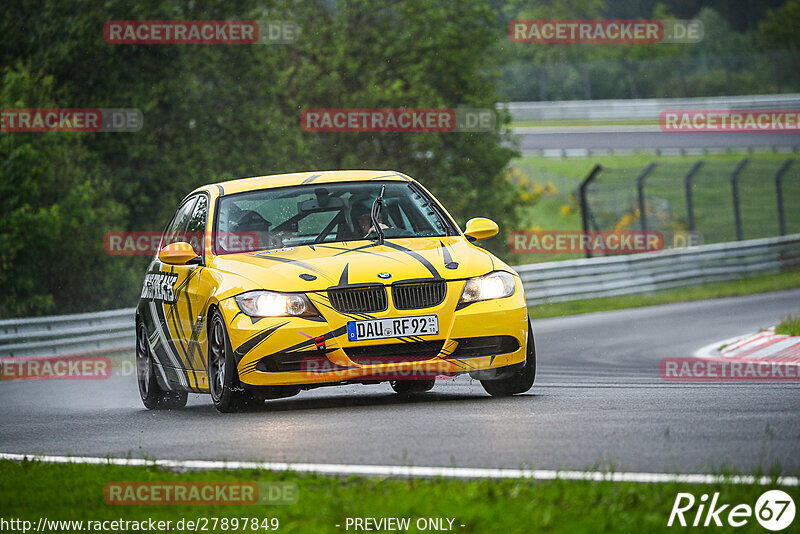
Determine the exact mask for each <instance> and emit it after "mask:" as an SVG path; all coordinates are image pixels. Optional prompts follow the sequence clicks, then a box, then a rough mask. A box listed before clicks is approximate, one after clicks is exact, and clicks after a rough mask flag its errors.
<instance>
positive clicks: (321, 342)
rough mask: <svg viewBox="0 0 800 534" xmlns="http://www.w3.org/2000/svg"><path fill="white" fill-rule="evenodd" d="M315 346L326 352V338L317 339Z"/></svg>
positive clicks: (315, 339)
mask: <svg viewBox="0 0 800 534" xmlns="http://www.w3.org/2000/svg"><path fill="white" fill-rule="evenodd" d="M314 344H315V345H316V346H317V350H325V336H318V337H315V338H314Z"/></svg>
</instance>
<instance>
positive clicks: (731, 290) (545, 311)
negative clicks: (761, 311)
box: [528, 271, 800, 335]
mask: <svg viewBox="0 0 800 534" xmlns="http://www.w3.org/2000/svg"><path fill="white" fill-rule="evenodd" d="M798 287H800V271H790V272H786V273H780V274H768V275H761V276H755V277H753V278H745V279H742V280H736V281H732V282H718V283H713V284H705V285H701V286H694V287H684V288H681V289H671V290H667V291H658V292H655V293H651V294H647V295H623V296H619V297H602V298H597V299H585V300H574V301H570V302H556V303H552V304H539V305H536V306H531V307H530V308H528V310H529V313H530V316H531V318H534V319H537V318H539V319H541V318H545V317H562V316H565V315H575V314H579V313H592V312H600V311H610V310H621V309H625V308H639V307H642V306H654V305H656V304H668V303H671V302H685V301H691V300H702V299H711V298H719V297H732V296H736V295H751V294H756V293H766V292H769V291H780V290H783V289H792V288H798ZM797 321H798V322H796V323H794V326H795V328H797V327H800V320H797ZM793 335H798V334H793Z"/></svg>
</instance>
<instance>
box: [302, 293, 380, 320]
mask: <svg viewBox="0 0 800 534" xmlns="http://www.w3.org/2000/svg"><path fill="white" fill-rule="evenodd" d="M309 298H310V297H309ZM311 302H312V303H314V304H319V305H321V306H325V307H326V308H328V309H330V310H333V311H335V312H336V313H338V314H339V315H344V316H345V317H347V318H348V319H353V320H356V319H362V318H363V317H359V316H358V315H352V314H349V313H344V312H340V311H339V310H337V309H336V308H334V307H333V306H331V305H330V304H325V303H324V302H317V301H315V300H314V299H311ZM367 317H368V318H370V319H371V318H372V317H370V316H367Z"/></svg>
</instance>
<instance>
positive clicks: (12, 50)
mask: <svg viewBox="0 0 800 534" xmlns="http://www.w3.org/2000/svg"><path fill="white" fill-rule="evenodd" d="M799 5H800V0H790V1H789V2H785V1H780V0H764V1H760V2H738V1H736V0H727V1H721V2H710V1H695V0H671V1H665V2H662V3H660V4H654V3H653V2H649V1H645V0H622V1H612V0H606V1H603V0H544V1H535V2H524V1H518V0H507V1H502V0H491V1H489V2H486V1H483V0H459V1H443V0H398V1H392V2H375V1H370V0H302V1H300V0H298V1H292V0H282V1H270V0H261V1H244V0H228V1H221V0H211V1H181V0H172V1H157V0H109V1H106V2H102V3H101V2H93V1H87V0H38V1H37V0H6V1H5V2H4V4H3V7H2V11H3V16H2V19H0V32H2V35H3V40H2V44H0V65H2V69H3V70H2V87H0V106H2V107H3V108H21V107H37V108H42V107H65V108H80V107H92V108H139V109H140V110H141V111H142V112H143V113H144V118H145V122H144V127H143V128H142V129H141V130H140V131H139V132H136V133H97V134H77V133H44V134H34V133H25V134H21V133H2V134H0V206H2V207H1V208H0V209H1V211H0V317H14V316H29V315H43V314H56V313H57V314H61V313H72V312H80V311H95V310H102V309H110V308H120V307H127V306H133V305H134V304H135V302H136V298H137V296H138V293H139V290H140V288H141V277H142V272H143V269H144V266H145V265H146V263H147V261H148V260H149V258H147V257H142V256H110V255H107V254H105V253H104V251H103V235H104V234H105V233H106V232H108V231H117V230H130V231H148V230H154V231H160V230H162V229H163V226H164V225H165V224H166V222H167V220H168V219H169V217H170V216H171V214H172V213H173V211H174V209H175V208H176V206H177V204H178V202H179V201H180V200H181V199H182V198H183V197H184V196H185V195H186V194H187V193H188V192H189V191H191V190H192V189H194V188H195V187H197V186H199V185H202V184H205V183H209V182H215V181H222V180H228V179H232V178H239V177H245V176H253V175H262V174H273V173H282V172H295V171H304V170H325V169H343V168H352V169H370V168H371V169H397V170H401V171H403V172H405V173H408V174H409V175H411V176H414V177H415V178H417V179H419V180H420V181H421V182H422V183H423V184H424V185H425V186H426V187H428V188H429V189H430V190H431V191H432V192H433V193H434V194H435V195H436V196H437V197H438V198H439V199H440V200H441V201H442V202H443V203H444V204H445V206H446V207H447V208H448V210H449V211H450V212H451V213H452V214H453V216H454V217H455V218H456V220H457V222H458V223H459V224H460V225H462V227H463V225H464V223H465V221H466V220H467V219H469V218H471V217H474V216H486V217H490V218H493V219H495V220H496V221H497V222H498V223H499V224H500V226H501V235H500V236H499V237H498V238H495V239H494V240H491V241H489V242H488V244H487V248H489V249H491V250H492V251H493V252H496V253H498V254H499V255H501V256H504V254H506V253H507V249H506V250H504V249H505V242H506V233H507V232H508V231H509V230H511V229H513V228H514V227H516V226H517V225H518V223H519V219H520V217H521V210H520V204H521V203H523V202H527V203H530V202H534V201H536V199H537V198H538V197H536V198H525V199H521V198H520V195H521V192H520V188H519V184H518V183H516V181H515V180H514V179H509V173H510V170H509V162H510V161H511V160H512V158H514V157H515V156H516V155H517V153H516V151H515V150H514V149H513V143H509V142H507V141H509V140H510V139H509V132H508V123H509V117H508V116H506V115H503V114H501V115H500V117H499V118H500V120H498V128H497V130H496V131H495V132H491V133H424V134H423V133H381V134H372V133H309V132H304V131H303V130H302V129H301V128H300V113H301V111H302V110H303V109H304V108H311V107H362V108H368V107H428V108H430V107H458V106H464V107H471V108H490V107H494V106H495V105H496V104H497V102H500V101H504V100H507V99H523V98H524V99H536V98H537V96H539V95H540V93H541V91H540V89H539V88H538V87H537V86H536V85H535V83H531V77H530V76H528V75H527V74H525V72H527V71H525V70H524V69H530V68H534V67H541V66H552V65H583V64H586V65H592V66H594V68H599V67H597V66H598V65H604V64H607V65H609V67H608V69H611V70H610V71H609V72H611V73H612V74H613V73H614V72H616V71H614V69H619V68H620V67H619V65H620V64H623V63H620V62H628V63H624V64H635V65H638V66H639V67H640V70H641V71H642V74H641V75H637V76H639V78H636V77H633V78H632V75H622V74H618V75H611V76H609V75H607V73H604V71H602V69H600V71H599V74H597V75H596V78H595V79H597V80H598V85H597V89H594V92H593V93H592V97H593V98H601V97H603V96H602V95H606V94H616V95H619V97H623V98H624V97H627V96H629V95H630V94H631V89H630V86H631V83H632V82H631V80H632V79H634V80H635V81H638V83H639V86H640V88H639V89H637V90H639V91H640V92H644V91H646V90H647V89H646V87H647V84H646V83H643V82H642V81H639V80H640V79H645V78H643V77H646V76H650V77H652V78H653V81H652V84H651V85H659V84H662V83H663V82H664V79H663V77H660V76H659V73H658V72H654V71H653V69H652V68H651V69H649V70H648V69H647V68H645V67H646V65H647V63H646V62H653V61H667V60H675V59H685V58H687V57H693V56H702V55H703V54H705V55H709V54H712V55H718V56H736V55H742V54H747V53H763V54H767V53H780V54H786V53H794V52H796V51H797V48H798V41H797V32H796V28H797V27H800V22H798V20H797V19H798V12H799V11H800V9H798V6H799ZM696 16H699V17H700V18H702V19H703V20H704V21H705V22H706V34H707V36H709V35H711V36H713V39H710V40H707V43H706V44H704V45H703V46H701V47H692V46H691V45H637V44H631V45H627V44H621V45H605V46H590V45H537V46H532V45H522V44H514V43H511V42H510V41H509V40H508V23H509V21H510V20H513V19H515V18H547V17H549V18H602V17H612V18H646V17H676V18H692V17H696ZM132 19H147V20H180V19H210V20H221V19H238V20H242V19H255V20H287V21H295V22H296V23H297V24H298V25H299V26H300V27H301V28H302V33H301V36H300V39H299V40H298V42H297V43H295V44H291V45H252V46H248V45H111V44H108V43H106V42H105V41H104V40H103V25H104V23H105V22H107V21H109V20H132ZM792 20H793V21H795V22H794V23H791V22H790V21H792ZM792 24H793V26H792ZM636 62H639V63H636ZM514 69H516V70H514ZM515 72H516V73H522V74H514V73H515ZM795 74H796V73H795ZM567 78H568V77H565V78H564V79H563V80H557V81H556V85H555V86H556V87H558V86H560V87H567V86H568V83H567V81H568V80H567ZM600 80H602V83H600ZM535 81H536V80H534V82H535ZM576 83H577V86H578V87H579V89H578V90H577V92H576V93H575V94H577V95H578V96H577V97H579V98H582V94H581V89H580V87H583V90H584V92H585V84H583V85H581V84H582V82H576ZM758 83H759V82H758V81H756V82H754V86H755V87H759V86H758ZM679 85H680V84H673V87H676V89H674V91H678V86H679ZM695 85H696V86H697V88H696V89H693V90H697V91H703V90H707V91H712V92H713V91H725V90H726V88H725V87H722V88H715V87H706V86H704V85H703V84H702V83H700V82H697V83H695ZM706 85H708V84H706ZM773 85H774V84H773ZM783 88H784V89H786V90H788V89H789V88H791V84H790V83H789V82H785V83H784V86H783ZM795 89H796V88H795ZM562 93H563V94H562ZM546 96H547V97H548V98H560V97H564V98H572V97H574V96H573V94H572V93H570V92H569V91H563V90H561V91H552V90H551V91H550V92H549V93H548V94H547V95H546ZM665 96H680V95H665ZM541 194H544V195H547V192H546V191H545V192H541ZM562 209H567V210H569V209H570V207H569V206H567V207H566V208H563V207H562Z"/></svg>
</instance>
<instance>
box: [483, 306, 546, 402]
mask: <svg viewBox="0 0 800 534" xmlns="http://www.w3.org/2000/svg"><path fill="white" fill-rule="evenodd" d="M535 379H536V343H534V340H533V327H532V326H531V321H530V319H528V347H527V351H526V353H525V366H524V367H522V368H521V369H518V370H517V371H515V372H514V374H513V375H511V376H509V377H508V378H502V379H500V380H481V385H482V386H483V389H484V390H486V393H488V394H489V395H491V396H492V397H509V396H511V395H517V394H518V393H525V392H526V391H528V390H529V389H531V387H533V381H534V380H535Z"/></svg>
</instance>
